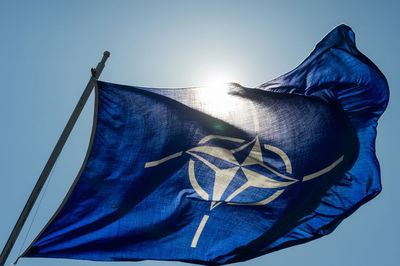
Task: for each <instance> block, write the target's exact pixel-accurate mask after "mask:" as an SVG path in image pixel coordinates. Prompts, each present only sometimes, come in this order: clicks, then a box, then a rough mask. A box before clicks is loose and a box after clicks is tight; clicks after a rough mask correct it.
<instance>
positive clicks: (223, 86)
mask: <svg viewBox="0 0 400 266" xmlns="http://www.w3.org/2000/svg"><path fill="white" fill-rule="evenodd" d="M230 82H231V81H230V80H229V79H227V78H224V77H222V76H219V77H215V78H213V79H210V80H209V81H208V82H207V83H206V85H205V86H204V87H202V88H200V89H199V91H198V99H199V100H200V102H201V105H202V109H204V111H206V112H207V113H209V114H211V115H213V116H215V117H218V118H223V117H225V116H226V115H228V114H229V113H230V112H231V111H232V110H233V109H234V106H235V104H234V102H235V99H234V98H235V97H233V96H232V95H230V94H229V90H230Z"/></svg>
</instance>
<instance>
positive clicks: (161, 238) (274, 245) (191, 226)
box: [22, 25, 389, 264]
mask: <svg viewBox="0 0 400 266" xmlns="http://www.w3.org/2000/svg"><path fill="white" fill-rule="evenodd" d="M388 94H389V93H388V86H387V82H386V79H385V77H384V76H383V74H382V73H381V72H380V71H379V70H378V68H377V67H376V66H375V65H374V64H373V63H372V62H371V61H370V60H368V59H367V58H366V57H365V56H364V55H362V54H361V53H360V52H359V51H358V50H357V48H356V46H355V40H354V33H353V32H352V30H351V29H350V28H349V27H347V26H345V25H341V26H338V27H337V28H335V29H334V30H333V31H331V32H330V33H329V34H328V35H327V36H326V37H325V38H324V39H323V40H322V41H321V42H320V43H319V44H318V45H317V46H316V48H315V50H314V51H313V52H312V53H311V55H310V56H309V57H308V58H307V59H306V60H305V61H304V62H303V63H302V64H301V65H300V66H298V67H297V68H296V69H294V70H293V71H291V72H289V73H287V74H285V75H283V76H281V77H278V78H277V79H274V80H272V81H270V82H267V83H265V84H263V85H261V86H259V87H257V88H246V87H243V86H241V85H239V84H234V83H231V84H227V85H220V86H216V87H212V86H211V87H198V88H182V89H155V88H142V87H132V86H124V85H117V84H111V83H107V82H101V81H99V82H98V88H96V104H95V119H94V130H93V133H92V138H91V141H90V147H89V150H88V154H87V157H86V159H85V162H84V164H83V166H82V169H81V171H80V173H79V175H78V176H77V178H76V180H75V182H74V184H73V185H72V187H71V189H70V191H69V192H68V194H67V196H66V198H65V200H64V201H63V203H62V204H61V206H60V208H59V209H58V210H57V212H56V213H55V214H54V216H53V217H52V218H51V220H50V221H49V223H48V224H47V225H46V226H45V228H44V229H43V230H42V232H41V233H40V234H39V235H38V237H37V238H36V239H35V240H34V241H33V243H32V244H31V245H30V247H29V248H28V249H27V250H26V251H25V252H24V253H23V254H22V257H53V258H73V259H87V260H101V261H113V260H114V261H136V260H146V259H153V260H178V261H186V262H192V263H200V264H225V263H232V262H238V261H243V260H247V259H250V258H254V257H256V256H260V255H262V254H266V253H269V252H272V251H274V250H278V249H281V248H285V247H289V246H292V245H296V244H300V243H304V242H306V241H309V240H312V239H315V238H318V237H321V236H323V235H326V234H328V233H330V232H332V231H333V230H334V229H335V228H336V227H337V225H338V224H339V223H340V222H341V221H342V220H343V219H344V218H346V217H347V216H349V215H350V214H351V213H352V212H354V211H355V210H356V209H357V208H358V207H359V206H361V205H362V204H363V203H365V202H367V201H368V200H370V199H372V198H373V197H374V196H376V195H377V194H378V193H379V192H380V191H381V185H380V174H379V165H378V161H377V159H376V156H375V137H376V125H377V120H378V118H379V116H380V115H381V114H382V113H383V111H384V110H385V108H386V105H387V102H388Z"/></svg>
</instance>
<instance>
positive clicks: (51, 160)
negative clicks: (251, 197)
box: [0, 51, 110, 266]
mask: <svg viewBox="0 0 400 266" xmlns="http://www.w3.org/2000/svg"><path fill="white" fill-rule="evenodd" d="M109 56H110V52H108V51H105V52H104V55H103V58H102V59H101V61H100V62H99V63H98V65H97V67H96V69H95V70H94V71H93V70H92V74H93V75H92V77H91V78H90V80H89V82H88V84H87V85H86V89H85V90H84V91H83V94H82V96H81V98H80V99H79V101H78V104H77V105H76V106H75V109H74V111H73V112H72V115H71V117H70V118H69V120H68V123H67V125H66V126H65V128H64V130H63V132H62V133H61V136H60V138H59V139H58V141H57V144H56V146H55V147H54V150H53V152H52V153H51V155H50V158H49V160H48V161H47V163H46V165H45V167H44V168H43V171H42V173H41V174H40V177H39V179H38V181H37V182H36V185H35V187H34V188H33V190H32V193H31V195H30V196H29V199H28V201H27V202H26V204H25V207H24V209H23V210H22V212H21V215H20V216H19V218H18V221H17V223H16V224H15V226H14V229H13V230H12V232H11V234H10V237H9V238H8V240H7V243H6V245H5V246H4V249H3V251H2V252H1V256H0V266H4V263H5V262H6V260H7V258H8V255H9V254H10V252H11V249H12V247H13V246H14V243H15V241H16V240H17V238H18V235H19V233H20V232H21V230H22V227H23V226H24V224H25V221H26V218H28V215H29V213H30V212H31V210H32V208H33V205H34V204H35V201H36V199H37V198H38V196H39V194H40V191H41V190H42V188H43V185H44V184H45V183H46V180H47V177H48V176H49V174H50V172H51V169H52V168H53V166H54V163H55V162H56V161H57V158H58V156H59V155H60V153H61V150H62V148H63V147H64V144H65V142H66V141H67V139H68V136H69V134H70V133H71V131H72V128H73V127H74V125H75V122H76V120H78V117H79V115H80V114H81V112H82V109H83V107H84V106H85V104H86V102H87V100H88V98H89V96H90V94H91V92H92V90H93V86H94V84H95V81H96V79H98V78H99V77H100V74H101V72H102V71H103V69H104V64H105V62H106V61H107V58H108V57H109Z"/></svg>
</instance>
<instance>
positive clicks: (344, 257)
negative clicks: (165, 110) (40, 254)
mask: <svg viewBox="0 0 400 266" xmlns="http://www.w3.org/2000/svg"><path fill="white" fill-rule="evenodd" d="M300 2H301V3H300ZM399 8H400V4H398V3H397V2H396V1H351V2H350V1H222V0H218V1H191V0H188V1H2V2H1V3H0V40H1V41H0V48H1V49H0V51H1V52H2V53H1V59H2V61H1V64H0V78H1V85H0V92H1V97H0V101H1V104H0V119H1V125H2V126H1V130H0V166H1V169H2V171H1V177H0V178H1V179H0V211H1V215H0V217H1V219H0V225H1V226H0V248H2V247H3V245H4V244H5V242H6V239H7V237H8V235H9V233H10V231H11V229H12V227H13V225H14V223H15V222H16V220H17V217H18V216H19V213H20V211H21V210H22V208H23V206H24V204H25V201H26V199H27V198H28V196H29V194H30V192H31V189H32V187H33V186H34V184H35V182H36V180H37V178H38V176H39V174H40V172H41V170H42V168H43V166H44V164H45V163H46V161H47V159H48V156H49V155H50V153H51V151H52V149H53V147H54V145H55V143H56V141H57V139H58V137H59V135H60V133H61V131H62V129H63V127H64V125H65V123H66V121H67V119H68V118H69V116H70V114H71V112H72V110H73V108H74V106H75V104H76V103H77V101H78V99H79V97H80V95H81V93H82V91H83V89H84V86H85V85H86V83H87V80H88V79H89V77H90V68H91V67H94V66H95V65H96V64H97V62H98V61H99V59H100V58H101V56H102V53H103V51H104V50H109V51H110V52H111V57H110V59H109V61H108V62H107V66H106V68H105V70H104V72H103V74H102V77H101V79H103V80H106V81H110V82H115V83H121V84H130V85H139V86H147V87H188V86H197V85H204V84H206V83H208V82H209V81H212V80H214V79H223V80H227V81H234V82H238V83H240V84H242V85H244V86H248V87H254V86H258V85H260V84H261V83H264V82H265V81H267V80H270V79H272V78H274V77H276V76H278V75H281V74H283V73H285V72H287V71H289V70H291V69H293V68H294V67H295V66H297V65H298V64H299V63H300V62H301V61H302V60H303V59H304V58H305V57H306V56H307V55H308V54H309V53H310V52H311V51H312V49H313V48H314V46H315V44H316V43H317V42H318V41H319V40H320V39H322V38H323V37H324V36H325V34H327V33H328V32H329V31H330V30H331V29H332V28H333V27H335V26H337V25H339V24H341V23H345V24H347V25H349V26H350V27H352V28H353V30H354V32H355V34H356V42H357V45H358V48H359V50H360V51H361V52H363V53H364V54H365V55H367V56H368V57H369V58H370V59H371V60H372V61H373V62H374V63H375V64H376V65H377V66H378V67H379V68H380V69H381V71H382V72H383V73H384V74H385V75H386V78H387V80H388V82H389V86H390V93H391V98H390V103H389V107H388V109H387V110H386V112H385V113H384V115H383V117H382V118H381V120H380V122H379V126H378V138H377V142H376V149H377V154H378V158H379V161H380V164H381V172H382V185H383V191H382V193H381V194H380V195H379V196H378V197H377V198H375V199H374V200H372V201H371V202H369V203H367V204H366V205H365V206H362V207H361V208H360V209H359V210H358V211H357V212H356V213H354V214H353V215H352V216H351V217H349V218H348V219H346V220H345V221H344V222H343V223H342V224H341V225H340V226H339V227H338V228H337V229H336V230H335V232H333V233H332V234H331V235H328V236H326V237H323V238H321V239H318V240H315V241H312V242H309V243H307V244H303V245H299V246H295V247H291V248H289V249H285V250H281V251H278V252H275V253H271V254H268V255H265V256H262V257H259V258H256V259H253V260H251V261H248V262H243V263H239V264H238V265H274V266H279V265H300V266H301V265H307V266H312V265H325V266H330V265H332V266H333V265H352V266H356V265H363V266H368V265H371V266H372V265H374V266H375V265H383V266H386V265H388V266H390V265H398V261H399V260H400V253H399V248H400V245H399V244H398V242H399V241H398V239H399V238H400V227H399V226H398V224H399V223H400V212H399V211H398V205H399V203H400V201H399V199H398V194H399V193H398V188H399V187H400V179H399V178H398V176H397V175H398V174H397V169H398V164H399V157H398V151H399V150H400V145H399V138H398V132H399V129H400V125H399V119H398V115H399V114H400V94H399V90H398V87H399V85H400V81H399V79H398V77H399V74H400V72H399V70H398V66H397V62H399V60H400V55H399V52H398V47H400V37H399V36H398V29H399V27H400V20H399V19H398V10H399ZM92 113H93V97H92V98H91V99H90V101H89V103H88V104H87V106H86V108H85V110H84V112H83V114H82V116H81V117H80V119H79V121H78V123H77V125H76V126H75V129H74V131H73V133H72V135H71V137H70V139H69V140H68V142H67V144H66V146H65V148H64V151H63V152H62V154H61V156H60V158H59V160H58V162H57V164H56V167H55V169H54V172H53V174H52V176H51V179H50V183H49V185H48V187H47V190H46V193H45V195H44V197H43V199H42V201H41V204H40V208H39V209H38V211H37V215H36V218H35V220H34V223H33V224H32V226H31V229H30V232H29V234H27V232H28V228H29V226H30V224H31V221H32V217H33V214H34V213H35V212H36V208H37V205H36V207H35V208H34V210H33V213H32V215H31V216H30V218H29V219H28V222H27V226H25V228H24V230H23V231H22V234H21V236H20V238H19V239H18V241H17V243H16V245H15V247H14V250H13V251H12V253H11V255H10V259H9V262H12V261H13V260H14V259H15V258H16V257H17V256H18V254H19V253H20V251H21V249H24V248H25V247H26V246H27V245H29V243H30V241H31V240H32V239H33V238H34V237H35V236H36V234H37V233H38V232H39V231H40V230H41V228H42V227H43V225H44V224H45V223H46V222H47V220H48V219H49V217H50V216H51V215H52V213H53V212H54V211H55V209H56V208H57V206H58V205H59V203H60V202H61V200H62V199H63V197H64V195H65V193H66V191H67V190H68V188H69V186H70V185H71V183H72V181H73V179H74V178H75V176H76V174H77V172H78V170H79V167H80V165H81V163H82V161H83V158H84V155H85V152H86V149H87V145H88V141H89V137H90V130H91V123H92ZM25 238H26V241H25V243H24V239H25ZM21 247H22V248H21ZM54 263H57V265H59V266H62V265H120V264H121V265H122V264H124V265H127V264H129V265H130V264H134V265H138V266H139V265H143V266H144V265H149V266H150V265H184V264H183V263H178V262H153V261H146V262H135V263H129V262H124V263H108V262H105V263H104V262H87V261H75V260H61V259H60V260H54V259H22V260H21V261H20V262H19V265H45V266H46V265H54Z"/></svg>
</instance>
